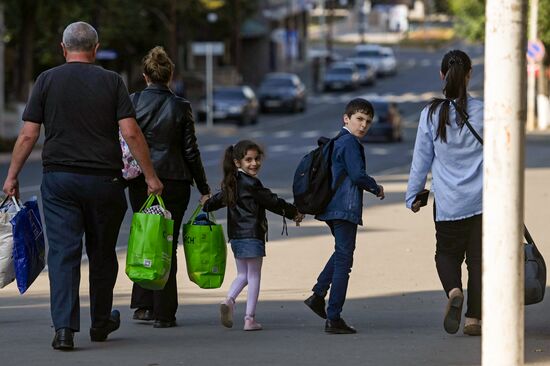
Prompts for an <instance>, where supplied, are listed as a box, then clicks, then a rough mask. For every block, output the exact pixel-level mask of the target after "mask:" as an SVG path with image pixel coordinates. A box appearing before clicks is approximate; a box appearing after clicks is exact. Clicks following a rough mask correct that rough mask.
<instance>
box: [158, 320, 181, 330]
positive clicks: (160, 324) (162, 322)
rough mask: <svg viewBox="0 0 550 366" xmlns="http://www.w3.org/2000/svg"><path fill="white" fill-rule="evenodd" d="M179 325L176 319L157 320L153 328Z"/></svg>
mask: <svg viewBox="0 0 550 366" xmlns="http://www.w3.org/2000/svg"><path fill="white" fill-rule="evenodd" d="M177 325H178V324H177V323H176V321H175V320H155V322H154V323H153V328H172V327H175V326H177Z"/></svg>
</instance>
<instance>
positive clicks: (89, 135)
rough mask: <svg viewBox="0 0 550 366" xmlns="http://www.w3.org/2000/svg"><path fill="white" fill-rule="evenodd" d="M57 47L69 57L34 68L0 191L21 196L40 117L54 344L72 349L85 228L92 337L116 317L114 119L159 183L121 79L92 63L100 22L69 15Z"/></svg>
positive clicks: (118, 213)
mask: <svg viewBox="0 0 550 366" xmlns="http://www.w3.org/2000/svg"><path fill="white" fill-rule="evenodd" d="M61 46H62V48H63V55H64V57H65V60H66V63H65V64H63V65H60V66H58V67H54V68H52V69H50V70H47V71H45V72H43V73H42V74H40V76H39V77H38V78H37V80H36V84H35V86H34V88H33V91H32V93H31V96H30V98H29V101H28V103H27V107H26V109H25V112H24V113H23V121H24V124H23V128H22V129H21V132H20V133H19V137H18V139H17V142H16V143H15V147H14V150H13V155H12V160H11V165H10V168H9V171H8V175H7V178H6V181H5V183H4V192H5V193H6V194H8V195H10V196H16V197H18V196H19V182H18V180H17V176H18V174H19V172H20V171H21V169H22V167H23V165H24V163H25V161H26V160H27V158H28V156H29V154H30V152H31V150H32V148H33V146H34V144H35V143H36V141H37V139H38V136H39V134H40V127H41V125H42V124H43V125H44V129H45V137H46V139H45V142H44V148H43V152H42V161H43V167H44V174H43V178H42V185H41V193H42V200H43V207H44V217H45V221H46V230H47V236H48V244H49V250H48V272H49V278H50V305H51V314H52V320H53V325H54V327H55V336H54V339H53V343H52V347H53V348H55V349H62V350H68V349H72V348H73V347H74V343H73V335H74V332H78V331H79V330H80V318H79V314H80V306H79V285H80V262H81V256H82V237H83V236H84V235H85V242H86V253H87V255H88V259H89V271H90V275H89V276H90V313H91V318H92V324H91V328H90V337H91V340H92V341H95V342H101V341H104V340H106V339H107V336H108V334H109V333H111V332H113V331H115V330H116V329H118V327H119V325H120V314H119V312H118V311H117V310H113V311H111V310H112V303H113V288H114V285H115V282H116V276H117V272H118V262H117V257H116V252H115V245H116V241H117V237H118V232H119V229H120V225H121V223H122V220H123V218H124V214H125V212H126V208H127V205H126V198H125V195H124V185H123V184H122V176H121V169H122V160H121V149H120V145H119V141H118V130H119V128H120V130H121V132H122V135H123V137H124V138H125V140H126V141H127V143H128V146H129V147H130V150H131V152H132V154H133V155H134V157H135V158H136V160H137V161H138V163H139V164H140V166H141V168H142V170H143V173H144V176H145V181H146V183H147V186H148V192H149V193H156V194H160V193H161V192H162V188H163V186H162V183H161V182H160V180H159V179H158V177H157V175H156V173H155V171H154V169H153V165H152V163H151V160H150V157H149V150H148V148H147V144H146V142H145V140H144V137H143V135H142V133H141V130H140V128H139V127H138V125H137V123H136V120H135V111H134V108H133V106H132V103H131V101H130V99H129V96H128V91H127V89H126V87H125V85H124V83H123V81H122V79H121V78H120V76H119V75H118V74H116V73H114V72H111V71H107V70H104V69H102V68H101V67H99V66H96V65H94V62H95V56H96V52H97V49H98V47H99V43H98V36H97V32H96V30H95V29H94V28H93V27H92V26H91V25H89V24H87V23H84V22H76V23H72V24H70V25H68V26H67V28H66V29H65V31H64V32H63V42H62V43H61Z"/></svg>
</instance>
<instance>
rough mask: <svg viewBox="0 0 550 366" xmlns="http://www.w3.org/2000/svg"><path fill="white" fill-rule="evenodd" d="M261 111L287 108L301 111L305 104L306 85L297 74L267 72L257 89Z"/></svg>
mask: <svg viewBox="0 0 550 366" xmlns="http://www.w3.org/2000/svg"><path fill="white" fill-rule="evenodd" d="M258 99H259V100H260V108H261V110H262V112H267V111H270V110H287V111H289V112H303V111H305V110H306V106H307V96H306V87H305V85H304V83H302V81H301V80H300V78H299V77H298V75H296V74H290V73H282V72H281V73H270V74H267V75H266V76H265V77H264V79H263V81H262V82H261V84H260V88H259V91H258Z"/></svg>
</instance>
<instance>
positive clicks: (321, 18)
mask: <svg viewBox="0 0 550 366" xmlns="http://www.w3.org/2000/svg"><path fill="white" fill-rule="evenodd" d="M319 10H320V12H321V15H320V16H319V38H320V41H321V44H322V45H323V52H322V53H321V57H320V58H319V78H318V79H317V83H318V85H316V88H317V90H318V91H322V90H323V87H324V79H325V68H326V55H325V53H324V52H326V51H327V35H326V31H325V0H319Z"/></svg>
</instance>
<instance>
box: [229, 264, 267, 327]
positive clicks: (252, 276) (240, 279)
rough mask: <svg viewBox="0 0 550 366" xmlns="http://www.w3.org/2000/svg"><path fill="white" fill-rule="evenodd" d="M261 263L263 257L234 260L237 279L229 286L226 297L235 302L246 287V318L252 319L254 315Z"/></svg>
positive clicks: (258, 290) (258, 291)
mask: <svg viewBox="0 0 550 366" xmlns="http://www.w3.org/2000/svg"><path fill="white" fill-rule="evenodd" d="M262 261H263V257H256V258H242V259H239V258H235V262H236V264H237V278H235V280H234V281H233V283H232V284H231V287H230V288H229V293H228V294H227V297H229V298H231V299H232V300H233V301H235V299H237V296H239V294H240V293H241V291H242V290H243V288H244V287H245V286H246V285H248V298H247V299H246V315H247V316H252V317H253V316H254V315H255V314H256V303H257V302H258V296H259V294H260V279H261V277H262Z"/></svg>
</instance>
